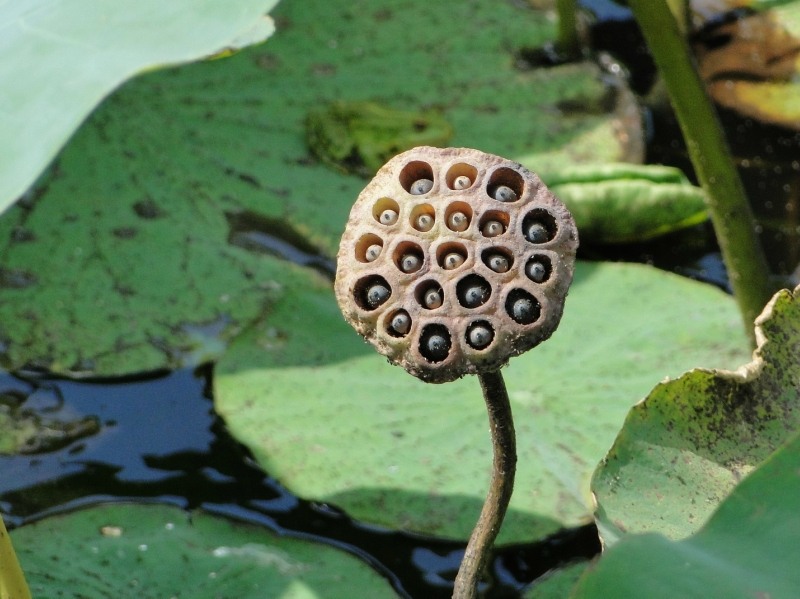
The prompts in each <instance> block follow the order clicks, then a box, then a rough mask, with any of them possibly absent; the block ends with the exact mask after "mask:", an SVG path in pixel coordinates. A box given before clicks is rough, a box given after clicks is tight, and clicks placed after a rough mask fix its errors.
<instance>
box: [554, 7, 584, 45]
mask: <svg viewBox="0 0 800 599" xmlns="http://www.w3.org/2000/svg"><path fill="white" fill-rule="evenodd" d="M577 4H578V2H577V0H557V2H556V9H557V10H558V41H557V42H556V47H557V48H558V50H559V51H561V52H563V53H564V54H567V55H569V56H572V55H577V54H578V53H579V52H580V44H579V40H578V7H577Z"/></svg>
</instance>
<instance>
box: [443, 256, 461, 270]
mask: <svg viewBox="0 0 800 599" xmlns="http://www.w3.org/2000/svg"><path fill="white" fill-rule="evenodd" d="M462 264H464V256H462V255H461V254H459V253H458V252H450V253H449V254H447V255H446V256H445V257H444V260H442V266H443V267H444V269H445V270H453V269H454V268H458V267H459V266H461V265H462Z"/></svg>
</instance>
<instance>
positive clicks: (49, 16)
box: [0, 0, 277, 212]
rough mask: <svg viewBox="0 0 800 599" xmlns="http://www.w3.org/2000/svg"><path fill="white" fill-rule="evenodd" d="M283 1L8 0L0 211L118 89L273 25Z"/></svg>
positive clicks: (1, 79)
mask: <svg viewBox="0 0 800 599" xmlns="http://www.w3.org/2000/svg"><path fill="white" fill-rule="evenodd" d="M276 2H277V0H230V1H219V0H202V1H200V2H196V1H195V2H186V1H171V2H159V1H158V0H138V1H137V2H123V3H120V2H114V3H101V2H94V1H92V0H77V1H75V0H73V1H70V2H67V1H65V0H14V1H13V2H3V3H0V88H2V90H3V92H2V96H0V139H2V140H3V143H2V146H0V212H2V211H3V210H5V209H6V208H7V207H8V206H9V205H10V204H11V203H13V202H14V201H15V200H16V199H17V198H18V197H19V196H20V195H21V194H22V193H23V192H24V191H25V190H26V189H27V188H28V186H30V184H31V183H32V182H33V181H34V179H35V178H36V177H37V176H38V175H39V174H40V173H41V172H42V170H43V169H44V168H45V166H47V164H48V163H49V162H50V160H51V159H52V158H53V157H54V156H55V154H56V152H57V151H58V150H59V149H60V148H61V146H62V145H63V144H64V142H65V141H66V140H67V138H68V137H69V136H70V135H71V134H72V133H73V131H75V129H76V128H77V127H78V125H80V123H81V122H82V121H83V120H84V119H85V118H86V116H87V114H89V112H90V111H91V110H92V109H93V108H94V107H95V106H96V105H97V104H98V103H99V102H100V101H101V100H102V99H103V98H104V97H105V96H106V95H107V94H108V93H109V92H111V91H112V90H113V89H114V88H115V87H117V86H118V85H119V84H120V83H122V82H123V81H125V80H126V79H128V78H130V77H132V76H133V75H135V74H137V73H139V72H141V71H144V70H147V69H152V68H156V67H161V66H164V65H168V64H176V63H181V62H187V61H190V60H196V59H198V58H201V57H203V56H206V55H209V54H212V53H215V52H218V51H220V50H223V49H224V48H228V47H231V46H238V45H240V44H241V43H252V42H255V41H262V40H264V39H265V38H266V37H268V36H269V35H270V34H271V33H272V31H273V26H272V22H271V21H268V20H265V17H264V14H265V13H266V12H267V11H268V10H270V9H271V8H272V7H273V6H274V5H275V4H276Z"/></svg>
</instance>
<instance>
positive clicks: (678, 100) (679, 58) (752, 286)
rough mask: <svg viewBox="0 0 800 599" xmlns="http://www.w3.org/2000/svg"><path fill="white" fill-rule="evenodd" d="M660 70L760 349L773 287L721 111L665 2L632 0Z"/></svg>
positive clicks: (747, 323) (747, 324)
mask: <svg viewBox="0 0 800 599" xmlns="http://www.w3.org/2000/svg"><path fill="white" fill-rule="evenodd" d="M628 5H629V6H630V8H631V10H633V14H634V15H635V17H636V20H637V21H638V23H639V26H640V27H641V29H642V33H643V34H644V37H645V39H646V40H647V44H648V46H649V47H650V52H651V53H652V54H653V58H654V60H655V62H656V65H657V66H658V69H659V71H660V73H661V76H662V77H663V79H664V83H665V85H666V87H667V91H668V92H669V96H670V99H671V101H672V105H673V107H674V108H675V113H676V115H677V117H678V122H679V123H680V126H681V131H682V132H683V136H684V138H685V139H686V145H687V147H688V149H689V157H690V158H691V160H692V164H693V165H694V168H695V171H696V172H697V177H698V179H699V180H700V184H701V185H702V186H703V189H704V190H705V192H706V197H707V199H708V209H709V212H710V214H711V221H712V223H713V224H714V230H715V232H716V235H717V240H718V242H719V246H720V249H721V251H722V258H723V260H724V261H725V266H726V267H727V269H728V276H729V278H730V282H731V286H732V287H733V293H734V296H735V297H736V301H737V303H738V304H739V310H740V311H741V313H742V318H743V319H744V324H745V330H746V331H747V333H748V334H749V335H750V341H751V343H752V344H753V345H755V336H754V330H753V321H754V320H755V318H756V316H758V314H759V313H760V312H761V310H762V309H763V307H764V305H765V304H766V303H767V301H768V300H769V298H770V296H771V295H772V293H773V291H774V289H773V287H772V285H771V284H770V278H769V270H768V267H767V261H766V258H765V257H764V253H763V250H762V248H761V245H760V243H759V241H758V237H757V235H756V227H755V221H754V219H753V213H752V211H751V209H750V205H749V204H748V203H747V197H746V195H745V192H744V186H743V185H742V182H741V179H740V178H739V174H738V173H737V172H736V169H735V168H734V165H733V161H732V160H731V157H730V153H729V151H728V147H727V144H726V142H725V137H724V133H723V131H722V127H721V126H720V124H719V121H718V119H717V114H716V111H715V110H714V107H713V106H712V104H711V102H710V100H709V98H708V96H707V95H706V90H705V86H704V85H703V82H702V80H701V79H700V76H699V74H698V73H697V70H696V69H695V67H694V63H693V61H692V54H691V50H690V48H689V45H688V43H687V41H686V38H685V37H684V36H683V35H682V34H681V32H680V30H679V27H678V25H677V23H676V21H675V19H674V17H673V15H672V13H671V12H670V9H669V6H668V5H667V2H666V1H665V0H629V2H628Z"/></svg>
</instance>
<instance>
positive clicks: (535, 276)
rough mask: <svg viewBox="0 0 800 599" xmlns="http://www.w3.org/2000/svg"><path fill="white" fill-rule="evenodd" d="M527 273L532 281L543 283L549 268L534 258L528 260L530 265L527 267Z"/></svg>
mask: <svg viewBox="0 0 800 599" xmlns="http://www.w3.org/2000/svg"><path fill="white" fill-rule="evenodd" d="M525 274H527V275H528V278H529V279H530V280H531V281H533V282H535V283H541V282H542V281H544V280H545V279H546V278H547V268H546V267H545V265H544V264H542V263H541V262H537V261H535V260H534V261H532V262H528V265H527V266H526V267H525Z"/></svg>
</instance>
